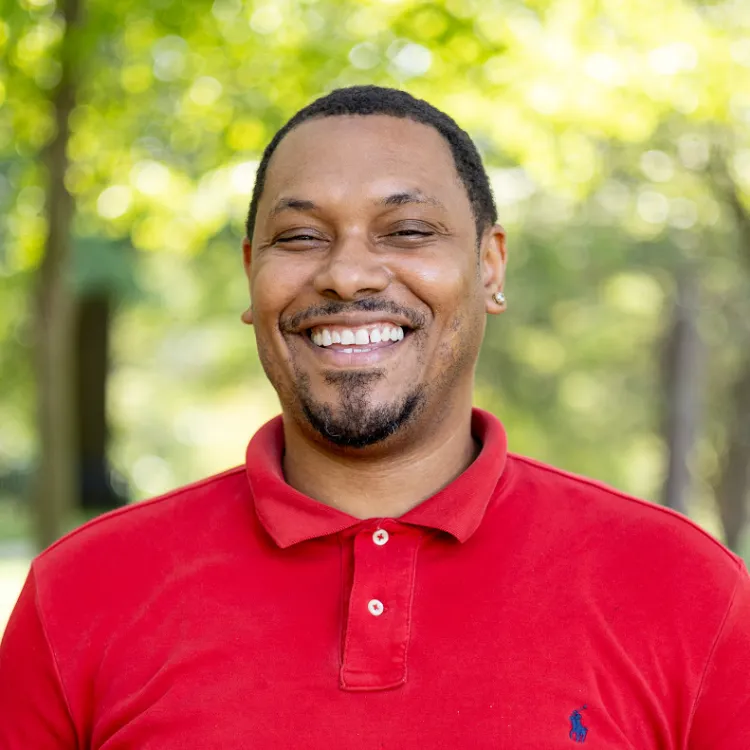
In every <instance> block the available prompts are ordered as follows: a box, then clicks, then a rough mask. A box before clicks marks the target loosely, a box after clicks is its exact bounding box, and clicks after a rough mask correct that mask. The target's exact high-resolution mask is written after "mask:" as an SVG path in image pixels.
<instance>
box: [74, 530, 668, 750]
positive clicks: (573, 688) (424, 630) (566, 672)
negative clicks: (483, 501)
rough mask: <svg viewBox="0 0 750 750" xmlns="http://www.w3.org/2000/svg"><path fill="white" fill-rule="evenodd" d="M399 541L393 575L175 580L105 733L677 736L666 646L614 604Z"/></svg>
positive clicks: (534, 742)
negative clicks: (472, 567)
mask: <svg viewBox="0 0 750 750" xmlns="http://www.w3.org/2000/svg"><path fill="white" fill-rule="evenodd" d="M389 543H390V541H389ZM383 546H384V547H387V545H383ZM354 549H355V550H356V546H355V548H354ZM391 549H392V550H393V553H392V554H393V560H395V561H396V562H392V563H391V564H390V565H388V564H386V565H381V566H380V568H379V570H380V571H381V573H380V575H379V576H378V575H375V574H367V575H364V576H363V575H359V576H358V575H357V574H358V573H360V574H361V573H363V572H366V571H367V565H366V564H364V563H361V564H360V569H359V571H357V570H355V567H356V560H355V561H353V567H351V568H346V569H344V568H341V567H340V563H338V565H339V568H338V569H336V568H334V567H333V563H332V562H331V561H330V560H328V559H327V558H325V557H324V556H322V557H321V558H320V559H318V560H317V561H316V560H308V561H307V563H306V565H305V566H303V567H301V568H300V575H299V576H298V577H295V578H294V579H293V580H290V581H288V582H287V584H285V585H284V586H282V587H279V586H272V585H270V584H264V583H263V582H261V581H248V582H246V584H245V585H232V586H219V585H218V582H217V584H216V585H215V586H210V585H205V581H203V582H202V583H201V585H200V586H197V585H196V581H195V580H194V581H190V580H181V581H175V582H174V583H173V584H172V585H171V586H169V587H167V588H165V589H164V590H162V591H161V592H160V593H159V595H158V596H157V597H155V598H154V600H153V601H151V602H150V603H149V608H150V609H149V610H148V613H146V612H145V611H144V615H143V616H142V617H140V618H136V619H134V620H133V621H132V622H129V623H126V624H124V625H123V627H122V628H121V629H120V630H119V631H118V633H116V634H115V635H113V637H112V639H111V641H110V643H109V644H108V646H107V648H106V650H105V654H104V658H103V659H102V661H101V665H100V669H99V672H98V675H97V679H96V681H95V696H94V699H93V704H92V712H91V717H90V728H89V731H88V734H89V735H90V737H91V744H90V747H91V750H126V749H127V750H131V749H132V748H135V747H137V748H139V750H151V749H152V748H153V750H157V748H158V750H177V749H180V750H182V749H183V748H191V749H192V748H201V750H211V748H217V749H218V748H222V750H224V748H228V747H232V748H280V749H283V748H292V747H294V748H298V747H305V748H310V749H311V750H315V749H317V748H321V749H322V748H326V749H330V748H333V747H342V748H345V747H355V746H356V747H357V748H362V749H363V750H369V749H370V748H372V749H373V750H374V749H375V748H395V747H409V748H411V747H414V748H424V750H429V749H430V748H443V747H445V748H449V747H450V748H460V747H467V748H468V747H472V748H534V749H535V750H545V749H547V748H549V750H554V749H557V748H560V749H562V748H572V747H574V746H576V745H583V744H585V745H586V747H590V748H602V749H604V748H607V749H609V748H618V750H621V749H623V748H638V750H649V748H659V749H660V750H668V749H669V748H672V747H680V745H679V744H678V743H677V741H676V740H674V737H675V736H677V735H679V734H680V732H681V730H680V729H679V728H678V727H675V726H674V724H675V722H676V721H677V718H676V717H678V716H679V715H680V713H681V709H680V708H679V707H675V705H673V703H674V700H675V698H674V696H672V695H667V694H666V693H665V692H664V691H663V690H661V689H660V688H659V686H658V685H655V684H653V681H652V680H651V678H650V674H651V672H652V670H653V668H654V663H655V662H653V660H652V656H653V658H654V659H656V657H657V655H656V654H654V655H651V654H649V652H648V649H646V651H637V650H636V651H635V652H634V651H632V650H631V649H629V646H628V645H627V644H625V643H623V642H622V640H621V638H620V637H619V635H618V630H617V628H612V627H610V623H609V622H608V621H607V613H603V612H602V611H600V610H597V609H596V608H595V607H592V604H591V603H590V602H587V601H586V600H585V598H583V597H581V598H579V597H578V596H577V595H576V594H575V592H574V593H573V594H571V593H570V592H569V591H567V590H558V589H555V588H554V587H549V586H547V585H545V582H544V580H543V579H541V580H537V581H536V582H532V581H531V579H528V580H526V581H525V582H524V581H521V582H519V580H518V576H519V575H522V574H521V573H520V572H519V571H516V572H515V573H513V574H511V573H510V572H509V571H507V570H501V569H499V568H498V569H492V567H491V566H490V567H489V568H488V569H485V571H484V574H485V578H484V579H483V582H482V581H480V582H477V581H476V580H473V581H467V580H464V579H463V578H462V576H461V574H460V569H457V568H456V567H455V566H452V565H451V561H450V560H445V561H444V562H443V563H441V564H442V565H444V570H442V571H441V570H440V569H438V570H435V569H432V570H431V571H429V574H426V573H425V572H424V569H423V567H421V566H425V565H432V564H433V563H430V561H429V559H428V558H429V555H427V556H425V555H422V559H421V560H420V561H419V564H416V560H415V559H413V558H412V556H411V555H412V551H413V550H412V548H411V547H409V546H408V545H407V546H406V547H404V548H403V549H401V550H400V551H399V550H398V549H397V548H396V547H395V545H394V546H393V547H392V548H391ZM348 562H349V563H352V560H349V561H348ZM365 562H367V558H366V557H365ZM371 562H372V561H371ZM373 564H375V563H374V562H373ZM375 569H378V567H377V565H376V566H375ZM341 570H344V573H341ZM346 570H348V571H349V572H348V573H347V572H346ZM338 577H340V581H339V583H340V585H331V581H332V580H338ZM380 579H382V580H381V582H380V583H379V580H380ZM196 580H197V579H196ZM373 602H378V603H379V605H381V606H378V605H376V604H374V603H373ZM587 608H589V611H587V612H586V611H583V610H586V609H587ZM157 611H158V613H159V614H158V616H156V617H155V616H153V613H154V612H157Z"/></svg>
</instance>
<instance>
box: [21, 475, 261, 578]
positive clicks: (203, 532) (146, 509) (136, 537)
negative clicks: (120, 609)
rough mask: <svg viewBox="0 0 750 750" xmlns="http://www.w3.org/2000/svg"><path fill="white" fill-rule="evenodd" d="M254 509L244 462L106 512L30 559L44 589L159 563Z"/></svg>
mask: <svg viewBox="0 0 750 750" xmlns="http://www.w3.org/2000/svg"><path fill="white" fill-rule="evenodd" d="M250 511H251V503H250V502H249V488H248V484H247V481H246V479H245V474H244V470H243V467H237V468H233V469H229V470H228V471H225V472H222V473H221V474H217V475H214V476H211V477H208V478H206V479H203V480H201V481H199V482H195V483H193V484H190V485H187V486H185V487H181V488H179V489H176V490H173V491H171V492H168V493H166V494H164V495H161V496H159V497H155V498H153V499H150V500H144V501H142V502H138V503H134V504H132V505H128V506H126V507H124V508H119V509H117V510H114V511H111V512H109V513H105V514H103V515H101V516H98V517H97V518H95V519H93V520H91V521H89V522H88V523H86V524H84V525H83V526H80V527H79V528H77V529H75V530H74V531H71V532H70V533H69V534H66V535H65V536H64V537H62V538H61V539H59V540H58V541H57V542H55V543H54V544H52V545H51V546H50V547H48V548H47V549H46V550H44V551H43V552H42V553H41V554H40V555H39V556H38V557H37V558H36V559H35V560H34V561H33V563H32V565H33V568H34V571H35V574H36V577H37V580H38V582H39V584H40V586H42V589H43V590H44V589H47V588H52V587H55V586H56V585H58V584H61V585H62V588H63V589H67V588H68V586H67V585H65V581H67V580H71V579H72V580H76V581H78V582H83V583H86V582H89V583H94V582H96V581H101V580H104V579H105V578H106V579H109V581H110V582H112V580H113V578H117V576H118V575H119V574H123V575H124V574H127V575H129V576H133V575H137V574H138V573H139V572H140V571H145V570H151V571H152V572H153V571H154V570H155V569H158V568H159V567H160V566H161V565H163V564H167V561H168V560H172V561H174V560H175V559H176V558H179V557H180V556H182V555H183V554H190V550H195V549H196V548H197V547H203V546H204V541H205V539H206V538H207V537H213V538H215V539H216V540H219V539H221V538H222V534H224V533H225V532H226V529H227V528H228V527H229V528H232V527H234V526H236V525H237V520H238V517H239V516H240V515H242V514H247V513H248V512H250Z"/></svg>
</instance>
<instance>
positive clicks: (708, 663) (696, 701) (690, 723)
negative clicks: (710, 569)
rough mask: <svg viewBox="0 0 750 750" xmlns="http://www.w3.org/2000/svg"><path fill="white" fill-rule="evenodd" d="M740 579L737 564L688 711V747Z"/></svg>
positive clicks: (740, 569)
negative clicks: (734, 579)
mask: <svg viewBox="0 0 750 750" xmlns="http://www.w3.org/2000/svg"><path fill="white" fill-rule="evenodd" d="M741 578H742V567H741V566H740V564H739V562H738V563H737V580H736V581H735V584H734V589H733V590H732V595H731V596H730V597H729V604H728V605H727V608H726V611H725V612H724V616H723V617H722V618H721V622H720V623H719V628H718V630H717V632H716V635H715V636H714V640H713V642H712V644H711V648H710V649H709V652H708V656H707V657H706V663H705V665H704V667H703V672H702V673H701V678H700V681H699V682H698V690H697V691H696V693H695V699H694V700H693V705H692V707H691V709H690V715H689V717H688V724H687V733H686V738H687V742H688V747H689V744H690V733H691V731H692V729H693V719H694V718H695V714H696V711H697V710H698V704H699V703H700V700H701V698H702V697H703V690H704V688H705V684H706V679H707V678H708V669H709V667H710V666H711V662H712V660H713V658H714V654H715V653H716V649H717V648H718V647H719V641H720V640H721V637H722V636H723V635H724V628H725V627H726V624H727V621H728V620H729V614H730V612H731V611H732V608H733V607H734V603H735V600H736V598H737V592H738V591H739V589H740V581H741Z"/></svg>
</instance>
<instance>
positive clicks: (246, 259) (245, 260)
mask: <svg viewBox="0 0 750 750" xmlns="http://www.w3.org/2000/svg"><path fill="white" fill-rule="evenodd" d="M251 258H252V248H251V246H250V240H249V239H248V238H247V237H245V238H244V239H243V240H242V265H243V266H244V267H245V276H247V283H248V286H249V285H250V262H251ZM240 318H241V319H242V322H243V323H247V325H249V326H251V325H252V324H253V305H252V302H251V303H250V306H249V307H248V308H247V310H245V311H244V312H243V313H242V315H241V316H240Z"/></svg>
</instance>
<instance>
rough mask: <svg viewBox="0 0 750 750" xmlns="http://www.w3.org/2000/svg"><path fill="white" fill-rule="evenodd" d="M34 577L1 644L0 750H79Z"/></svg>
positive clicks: (23, 594) (30, 576)
mask: <svg viewBox="0 0 750 750" xmlns="http://www.w3.org/2000/svg"><path fill="white" fill-rule="evenodd" d="M36 599H37V597H36V585H35V582H34V573H33V570H32V572H30V573H29V576H28V578H27V579H26V583H25V585H24V587H23V590H22V591H21V596H20V597H19V599H18V603H17V604H16V606H15V608H14V610H13V613H12V614H11V616H10V620H9V622H8V626H7V628H6V630H5V635H4V636H3V640H2V643H0V750H29V749H30V748H34V750H77V748H78V741H77V739H76V732H75V728H74V725H73V721H72V719H71V716H70V712H69V710H68V705H67V701H66V698H65V693H64V691H63V688H62V685H61V682H60V676H59V673H58V670H57V665H56V663H55V659H54V655H53V653H52V649H51V648H50V644H49V641H48V640H47V635H46V633H45V631H44V625H43V623H42V620H41V618H40V616H39V611H38V609H37V600H36Z"/></svg>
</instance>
